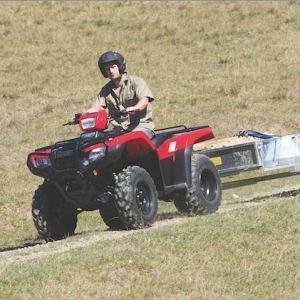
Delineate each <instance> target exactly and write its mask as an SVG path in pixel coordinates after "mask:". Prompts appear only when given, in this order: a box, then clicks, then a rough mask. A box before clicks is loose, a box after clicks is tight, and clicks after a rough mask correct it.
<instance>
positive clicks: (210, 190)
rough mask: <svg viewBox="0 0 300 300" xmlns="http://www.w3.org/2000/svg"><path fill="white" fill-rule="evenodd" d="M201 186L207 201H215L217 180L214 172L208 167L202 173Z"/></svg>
mask: <svg viewBox="0 0 300 300" xmlns="http://www.w3.org/2000/svg"><path fill="white" fill-rule="evenodd" d="M200 188H201V191H202V193H203V195H204V197H205V199H206V200H207V201H214V199H215V197H216V193H217V182H216V179H215V176H214V174H213V173H212V172H211V171H210V170H208V169H206V170H203V172H202V173H201V174H200Z"/></svg>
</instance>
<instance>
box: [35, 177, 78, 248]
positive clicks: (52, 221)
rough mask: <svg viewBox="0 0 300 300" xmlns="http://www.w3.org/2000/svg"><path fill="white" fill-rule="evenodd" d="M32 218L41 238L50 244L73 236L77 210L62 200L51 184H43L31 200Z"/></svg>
mask: <svg viewBox="0 0 300 300" xmlns="http://www.w3.org/2000/svg"><path fill="white" fill-rule="evenodd" d="M32 218H33V222H34V225H35V227H36V229H37V231H38V233H39V234H40V235H41V237H42V238H43V239H44V240H45V241H46V242H51V241H55V240H61V239H63V238H65V237H68V236H71V235H73V234H74V231H75V229H76V226H77V209H76V207H75V206H73V205H71V204H69V203H67V202H66V201H65V200H64V198H63V197H62V195H61V194H60V192H59V191H58V189H57V187H56V186H55V185H54V184H53V183H50V182H44V183H43V184H42V185H40V186H39V187H38V188H37V190H36V191H35V194H34V196H33V198H32Z"/></svg>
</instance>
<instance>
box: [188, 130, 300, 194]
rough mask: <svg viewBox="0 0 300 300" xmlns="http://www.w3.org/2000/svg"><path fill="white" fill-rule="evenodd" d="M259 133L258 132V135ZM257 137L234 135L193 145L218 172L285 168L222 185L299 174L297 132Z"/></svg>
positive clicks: (229, 172) (298, 137) (229, 185)
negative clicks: (273, 172)
mask: <svg viewBox="0 0 300 300" xmlns="http://www.w3.org/2000/svg"><path fill="white" fill-rule="evenodd" d="M258 136H259V135H258ZM261 136H262V137H263V138H261V137H253V136H245V135H243V136H241V135H239V136H235V137H230V138H225V139H219V140H209V141H205V142H202V143H197V144H195V145H194V147H193V150H194V151H201V153H202V154H205V155H206V156H208V157H209V158H210V159H211V160H212V161H213V162H214V164H215V165H216V167H217V169H218V171H219V174H220V176H222V177H225V176H230V175H236V174H238V173H241V172H245V171H251V170H258V169H262V170H263V171H272V170H280V169H288V170H287V171H286V172H282V171H281V172H280V173H277V174H268V175H264V176H260V177H254V178H248V179H243V180H237V181H232V182H225V183H223V185H222V188H223V189H231V188H235V187H239V186H245V185H250V184H254V183H257V182H260V181H266V180H272V179H277V178H282V177H288V176H294V175H299V174H300V134H295V135H288V136H268V135H264V134H261Z"/></svg>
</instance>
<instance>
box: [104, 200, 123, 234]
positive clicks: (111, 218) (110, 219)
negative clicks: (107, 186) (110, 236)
mask: <svg viewBox="0 0 300 300" xmlns="http://www.w3.org/2000/svg"><path fill="white" fill-rule="evenodd" d="M99 213H100V216H101V218H102V220H103V221H104V223H105V224H106V225H107V226H108V227H109V228H110V229H112V230H123V229H125V226H124V223H123V221H122V220H121V219H120V216H119V213H118V210H117V208H116V207H115V206H104V205H103V206H101V208H100V209H99Z"/></svg>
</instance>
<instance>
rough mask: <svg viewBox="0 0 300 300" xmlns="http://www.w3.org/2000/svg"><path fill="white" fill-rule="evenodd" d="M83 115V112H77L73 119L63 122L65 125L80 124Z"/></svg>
mask: <svg viewBox="0 0 300 300" xmlns="http://www.w3.org/2000/svg"><path fill="white" fill-rule="evenodd" d="M81 116H82V113H78V114H75V116H74V118H73V120H72V121H70V122H68V123H65V124H63V126H66V125H75V124H79V119H80V117H81Z"/></svg>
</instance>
